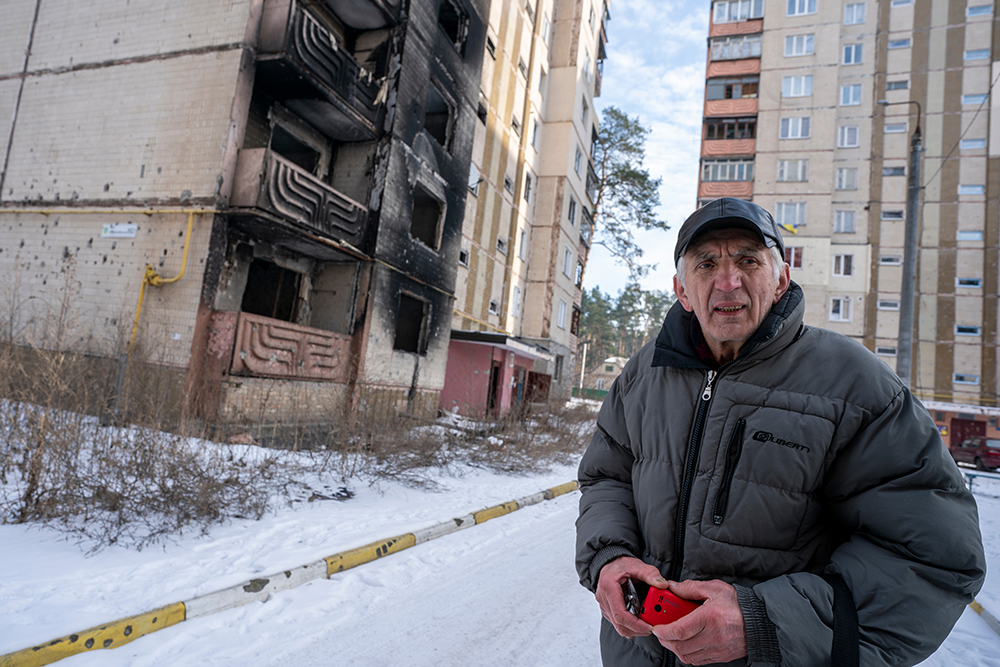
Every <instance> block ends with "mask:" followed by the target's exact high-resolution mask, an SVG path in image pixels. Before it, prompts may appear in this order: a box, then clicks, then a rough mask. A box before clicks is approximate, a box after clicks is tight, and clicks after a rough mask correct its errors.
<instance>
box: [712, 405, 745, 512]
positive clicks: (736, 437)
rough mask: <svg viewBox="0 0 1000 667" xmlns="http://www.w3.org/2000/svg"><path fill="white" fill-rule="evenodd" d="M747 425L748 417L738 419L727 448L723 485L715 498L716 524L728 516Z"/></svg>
mask: <svg viewBox="0 0 1000 667" xmlns="http://www.w3.org/2000/svg"><path fill="white" fill-rule="evenodd" d="M746 425H747V420H746V419H738V420H737V421H736V428H734V429H733V436H732V437H731V438H730V439H729V447H728V449H726V468H725V472H723V474H722V486H721V487H720V488H719V495H718V496H717V497H716V498H715V512H714V514H713V515H712V521H713V522H714V523H715V525H716V526H719V525H722V520H723V519H724V518H725V516H726V505H728V504H729V487H730V486H731V485H732V483H733V476H734V475H735V474H736V464H737V463H739V462H740V455H741V454H742V453H743V431H744V430H745V429H746Z"/></svg>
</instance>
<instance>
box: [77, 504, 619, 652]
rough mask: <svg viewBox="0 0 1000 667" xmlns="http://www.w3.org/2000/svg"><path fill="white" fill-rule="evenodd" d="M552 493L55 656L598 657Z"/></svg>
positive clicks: (590, 616)
mask: <svg viewBox="0 0 1000 667" xmlns="http://www.w3.org/2000/svg"><path fill="white" fill-rule="evenodd" d="M578 501H579V494H576V493H574V494H569V495H566V496H560V497H558V498H555V499H553V500H551V501H548V502H543V503H540V504H538V505H533V506H529V507H526V508H524V509H521V510H519V511H517V512H513V513H512V514H509V515H507V516H503V517H499V518H497V519H493V520H491V521H487V522H486V523H484V524H482V525H479V526H476V527H473V528H470V529H468V530H463V531H459V532H457V533H453V534H451V535H447V536H445V537H443V538H440V539H437V540H433V541H431V542H428V543H425V544H422V545H419V546H416V547H413V548H411V549H407V550H406V551H403V552H400V553H398V554H395V555H392V556H389V557H387V558H383V559H381V560H378V561H375V562H373V563H369V564H367V565H363V566H361V567H359V568H356V569H353V570H348V571H347V572H344V573H341V574H338V575H336V576H334V577H333V578H332V579H329V580H316V581H313V582H311V583H309V584H307V585H305V586H302V587H300V588H298V589H295V590H292V591H286V592H283V593H280V594H278V595H274V596H272V597H271V599H270V600H268V601H267V602H266V603H257V604H251V605H248V606H245V607H241V608H238V609H232V610H229V611H226V612H221V613H219V614H215V615H212V616H209V617H205V618H200V619H194V620H191V621H187V622H185V623H181V624H179V625H176V626H173V627H171V628H167V629H165V630H161V631H160V632H157V633H154V634H152V635H149V636H147V637H143V638H141V639H139V640H137V641H135V642H132V643H130V644H126V645H125V646H122V647H121V648H118V649H115V650H111V651H95V652H93V653H91V654H85V655H79V656H75V657H73V658H69V659H67V660H64V661H62V662H61V663H60V665H65V666H66V667H80V666H83V665H88V666H90V665H93V666H95V667H96V666H97V665H100V666H102V667H115V666H125V665H128V666H131V667H142V666H147V665H148V666H152V665H171V667H181V666H185V665H189V666H192V667H193V666H195V665H198V666H202V665H218V666H225V665H232V666H233V667H236V666H237V665H238V666H240V667H245V666H247V665H253V666H258V665H260V666H264V665H284V666H287V665H296V666H297V667H313V666H315V667H319V666H320V665H322V666H323V667H328V666H329V665H366V666H370V667H376V666H378V665H386V666H388V665H394V666H395V665H400V664H405V665H407V666H408V667H422V666H427V667H431V666H434V667H445V666H449V665H455V666H461V667H467V666H468V665H469V664H481V665H537V666H545V665H551V666H553V667H555V666H559V667H563V666H565V665H580V666H583V667H588V666H594V667H599V665H600V652H599V648H598V642H597V628H598V625H599V622H600V612H599V610H598V608H597V603H596V602H594V599H593V596H592V595H591V594H590V593H588V592H587V591H586V590H584V589H583V588H582V587H581V586H580V585H579V583H578V582H577V578H576V572H575V570H574V569H573V539H574V536H573V531H574V528H573V522H574V520H575V519H576V513H577V503H578Z"/></svg>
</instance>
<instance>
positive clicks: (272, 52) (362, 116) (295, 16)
mask: <svg viewBox="0 0 1000 667" xmlns="http://www.w3.org/2000/svg"><path fill="white" fill-rule="evenodd" d="M378 13H379V15H381V12H378ZM258 49H259V51H258V56H257V60H258V72H257V83H258V84H260V85H261V86H262V87H263V88H264V89H266V90H267V91H268V92H269V93H270V94H272V95H274V96H275V97H276V98H277V99H278V100H279V101H281V102H282V103H283V104H285V106H287V107H288V108H290V109H291V110H292V111H293V112H295V113H296V114H298V115H299V116H301V117H303V118H304V119H305V120H307V121H309V122H312V123H313V124H314V125H316V126H317V127H318V128H320V129H321V130H322V131H324V133H326V134H328V135H329V136H330V137H331V138H335V139H338V140H341V141H358V140H361V139H370V138H374V137H375V136H376V132H377V130H376V127H377V126H378V124H379V123H378V115H379V111H380V109H381V106H382V105H381V102H380V101H379V90H380V88H381V84H380V83H379V82H376V81H373V80H372V78H371V75H370V74H369V73H368V71H367V70H365V69H364V68H363V67H361V65H360V64H359V63H358V61H357V60H355V59H354V57H353V56H352V55H351V53H350V51H349V50H348V49H347V48H346V45H344V44H341V43H339V42H338V39H337V37H336V35H335V34H334V33H332V32H331V31H329V30H327V29H326V28H325V27H324V26H323V25H322V24H321V23H320V22H318V21H317V20H316V19H315V18H313V16H312V15H311V14H309V13H308V12H307V11H305V10H304V9H303V8H302V6H301V4H300V3H299V2H298V1H297V0H267V1H266V2H265V4H264V11H263V16H262V19H261V28H260V40H259V46H258Z"/></svg>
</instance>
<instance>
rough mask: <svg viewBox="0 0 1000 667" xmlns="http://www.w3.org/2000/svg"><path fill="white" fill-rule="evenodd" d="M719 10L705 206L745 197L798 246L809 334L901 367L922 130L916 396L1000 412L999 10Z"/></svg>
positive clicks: (976, 5)
mask: <svg viewBox="0 0 1000 667" xmlns="http://www.w3.org/2000/svg"><path fill="white" fill-rule="evenodd" d="M712 7H713V9H712V22H711V27H710V35H709V56H708V64H707V77H706V78H707V81H706V100H705V113H704V117H705V120H704V130H703V141H702V166H701V180H700V182H699V200H700V201H707V200H710V199H713V198H715V197H718V196H736V197H742V198H746V199H752V200H753V201H755V202H757V203H758V204H760V205H762V206H764V207H765V208H767V209H768V210H770V211H772V212H773V213H774V214H775V217H776V219H777V220H778V222H779V224H781V225H782V227H784V229H785V230H787V231H786V233H785V235H784V236H785V244H786V247H787V250H786V260H787V261H788V262H789V264H790V266H791V275H792V279H793V280H795V281H796V282H797V283H799V284H800V285H802V287H803V289H804V291H805V294H806V322H807V323H809V324H813V325H816V326H822V327H825V328H829V329H832V330H835V331H839V332H840V333H843V334H845V335H848V336H850V337H853V338H855V339H857V340H858V341H860V342H862V343H864V344H865V345H866V346H867V347H869V348H870V349H872V350H873V351H874V352H876V354H878V355H879V357H880V358H881V359H882V360H883V361H885V362H886V363H887V364H889V365H890V366H892V367H894V366H895V362H896V351H897V335H898V325H899V320H898V316H899V305H900V290H901V280H902V268H901V265H902V256H903V231H904V221H905V218H906V201H907V184H908V175H907V171H908V169H909V167H908V155H909V150H910V143H911V137H912V135H913V132H914V130H915V129H916V127H917V123H918V122H919V126H920V129H921V131H922V139H923V148H924V151H923V154H922V158H923V165H922V167H923V168H922V178H921V185H922V191H921V205H920V211H919V219H920V221H921V226H920V236H919V245H920V249H919V253H918V284H917V286H916V291H917V299H916V329H915V332H914V337H915V344H914V359H913V368H914V372H913V376H912V380H911V384H912V388H913V390H914V392H915V393H916V394H917V396H918V397H919V398H921V399H922V400H924V401H936V402H939V403H941V402H943V403H948V404H951V403H954V404H957V405H974V406H992V407H996V406H997V398H998V390H997V374H998V370H1000V369H998V359H997V354H996V347H997V326H998V313H997V285H998V279H1000V273H998V271H1000V268H998V245H1000V207H998V199H1000V171H998V169H1000V160H998V159H997V158H1000V143H998V141H1000V138H998V135H997V134H996V132H997V130H1000V109H998V108H997V106H996V105H995V104H992V103H991V99H992V97H991V95H990V93H991V89H992V87H993V86H994V84H995V82H996V79H997V75H998V74H1000V65H998V64H997V63H996V61H997V60H998V59H1000V56H998V55H997V54H998V51H997V46H996V44H997V40H998V37H1000V22H998V20H997V17H996V14H995V8H994V6H993V3H992V2H990V1H989V0H879V1H875V0H865V1H863V2H859V1H855V0H777V1H775V0H767V1H765V0H751V1H750V2H746V1H732V2H729V1H726V0H720V1H717V2H713V4H712ZM882 102H886V103H888V104H883V103H882ZM918 110H919V116H918Z"/></svg>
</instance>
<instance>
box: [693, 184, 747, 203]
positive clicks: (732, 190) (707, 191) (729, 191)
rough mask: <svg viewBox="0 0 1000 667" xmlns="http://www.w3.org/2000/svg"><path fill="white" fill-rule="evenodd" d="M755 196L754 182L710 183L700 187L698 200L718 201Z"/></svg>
mask: <svg viewBox="0 0 1000 667" xmlns="http://www.w3.org/2000/svg"><path fill="white" fill-rule="evenodd" d="M752 196H753V181H709V182H707V183H706V182H703V183H700V184H699V185H698V199H718V198H719V197H740V198H741V199H749V198H750V197H752Z"/></svg>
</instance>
